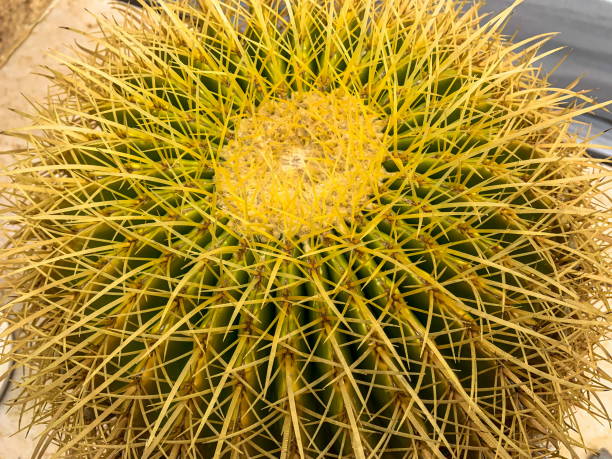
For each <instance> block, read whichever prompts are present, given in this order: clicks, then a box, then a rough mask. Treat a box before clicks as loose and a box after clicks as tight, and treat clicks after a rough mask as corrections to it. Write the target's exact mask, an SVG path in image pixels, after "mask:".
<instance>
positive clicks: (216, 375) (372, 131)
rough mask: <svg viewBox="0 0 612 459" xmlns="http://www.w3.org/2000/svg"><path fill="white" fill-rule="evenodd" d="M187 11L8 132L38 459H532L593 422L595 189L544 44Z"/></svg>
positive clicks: (416, 21)
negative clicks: (13, 150) (577, 412)
mask: <svg viewBox="0 0 612 459" xmlns="http://www.w3.org/2000/svg"><path fill="white" fill-rule="evenodd" d="M199 4H200V5H199V8H195V9H194V8H192V7H190V6H188V5H186V4H185V5H182V6H181V5H180V4H171V3H164V4H162V6H160V7H158V8H153V7H148V6H147V7H144V8H143V9H142V11H137V10H133V9H129V8H128V7H125V9H124V10H123V11H124V18H125V21H124V23H115V22H113V21H107V20H103V19H100V26H101V27H102V30H103V34H101V35H100V36H99V37H98V38H97V42H96V43H95V46H93V47H92V48H91V49H82V50H81V52H80V55H79V57H77V58H74V59H73V58H65V59H64V61H65V62H64V63H65V65H66V66H67V69H68V70H67V72H65V73H54V74H53V75H52V78H53V80H54V82H55V86H54V88H55V89H54V90H53V92H52V93H51V94H50V96H49V99H48V101H46V102H45V103H43V104H41V105H40V106H37V112H36V114H35V115H33V117H32V118H33V120H34V121H33V128H32V129H31V130H29V131H28V130H26V131H24V132H22V133H21V135H23V136H25V137H26V138H27V140H28V141H29V147H28V148H27V149H25V150H24V151H21V152H18V153H19V154H20V160H19V162H17V163H16V164H15V165H14V166H13V167H12V169H11V171H10V173H9V174H10V178H11V181H12V184H9V185H6V184H5V185H3V187H4V188H3V190H4V191H3V192H2V196H3V199H4V201H5V203H4V217H3V218H4V221H5V226H6V229H5V232H6V236H7V238H8V243H7V246H6V249H5V250H4V251H3V252H2V260H1V261H0V263H1V264H2V266H3V272H4V275H5V277H6V285H5V293H7V294H8V295H9V296H8V300H7V301H6V302H5V305H4V306H3V307H2V309H1V311H2V317H3V318H4V319H5V320H8V321H9V324H10V326H9V329H8V330H7V331H6V332H4V333H3V336H9V334H10V333H13V339H12V344H13V348H12V351H11V352H10V353H7V354H5V356H4V358H5V359H13V360H15V361H16V362H17V364H18V365H19V367H20V368H22V369H23V371H24V377H23V379H21V380H20V381H18V383H17V384H18V385H19V386H20V390H21V394H20V397H19V399H18V400H17V403H18V404H21V406H22V407H23V409H24V410H25V413H26V414H28V416H30V417H32V418H33V420H32V422H33V423H43V424H46V426H47V427H46V430H45V431H44V435H43V437H42V439H41V442H40V444H39V449H38V452H37V453H36V454H37V455H38V456H37V457H41V455H42V454H43V452H44V451H45V449H46V448H47V447H48V445H50V444H56V445H57V453H56V454H57V455H58V456H66V457H92V458H93V457H96V458H97V457H122V458H144V457H149V458H165V457H167V458H206V459H208V458H239V457H242V458H258V457H267V458H298V457H299V458H334V457H335V458H358V459H364V458H427V457H432V458H433V457H435V458H468V457H470V458H471V457H473V458H481V457H482V458H489V457H491V458H492V457H499V458H514V457H524V458H535V457H541V458H544V457H551V456H549V455H550V454H553V453H554V452H555V451H558V448H559V447H560V446H561V445H565V446H566V447H568V448H569V447H571V445H572V444H573V442H574V441H575V440H572V439H571V438H573V437H572V436H571V435H570V433H571V429H572V427H575V425H574V424H575V421H574V420H573V418H572V416H571V413H572V409H573V408H575V407H583V408H586V409H588V410H589V411H592V412H593V413H594V414H595V415H599V416H601V417H603V418H606V417H607V415H606V414H605V413H604V412H603V411H602V408H601V407H598V405H597V403H596V398H595V397H594V393H595V392H596V391H597V390H600V389H601V388H602V385H604V384H606V382H607V381H609V377H608V376H607V375H605V374H603V373H602V372H601V371H600V370H598V369H597V361H598V360H599V359H600V357H599V356H598V352H600V351H598V350H597V348H596V343H597V342H598V340H600V339H601V338H602V337H603V336H604V335H606V334H607V333H609V331H610V322H609V317H608V316H607V315H606V312H607V311H609V310H608V306H607V303H606V302H605V301H606V298H607V290H606V287H607V284H606V283H607V282H608V281H609V279H606V277H607V275H609V272H610V263H609V258H607V256H606V255H605V252H604V250H605V248H606V244H605V239H604V238H603V237H602V235H603V234H604V233H605V231H607V230H609V226H610V225H609V220H606V215H605V213H603V212H602V211H600V210H598V208H600V207H601V203H598V202H597V195H598V193H599V191H600V189H601V186H602V184H603V183H605V180H606V176H607V177H608V178H609V172H606V171H605V169H602V168H600V167H599V166H597V165H595V164H592V162H590V161H589V160H588V159H587V157H586V155H585V150H586V144H584V143H581V142H580V140H579V139H578V138H577V137H576V136H575V135H573V134H571V131H570V124H571V121H572V119H573V118H574V117H575V116H577V115H578V114H581V113H585V112H587V111H590V110H592V109H593V105H592V101H590V100H589V99H588V98H587V96H586V95H584V94H582V93H577V92H574V91H573V90H572V89H571V88H567V89H554V88H551V87H550V86H549V85H548V83H547V81H546V77H545V75H543V74H541V73H540V72H539V71H538V70H537V65H538V64H537V61H538V54H537V53H538V49H539V47H540V45H541V43H542V40H543V38H542V37H540V38H536V39H533V40H530V41H528V42H523V43H521V44H517V45H515V44H512V43H511V42H510V41H508V40H507V38H505V37H504V36H503V35H501V27H502V25H503V23H504V21H505V19H506V17H507V16H508V14H510V10H507V11H504V12H503V13H501V14H500V15H498V16H496V17H493V18H491V19H490V20H489V22H488V23H486V25H484V26H483V25H480V24H481V23H482V18H480V16H479V13H478V9H477V8H475V7H472V8H468V9H466V10H465V11H463V12H460V10H459V2H455V1H442V0H413V1H401V0H386V1H384V2H382V1H374V0H345V1H343V2H339V1H332V0H319V1H313V0H267V1H265V0H248V1H238V0H224V1H218V0H200V2H199ZM598 206H599V207H598ZM598 302H599V303H598Z"/></svg>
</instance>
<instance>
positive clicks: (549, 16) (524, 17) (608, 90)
mask: <svg viewBox="0 0 612 459" xmlns="http://www.w3.org/2000/svg"><path fill="white" fill-rule="evenodd" d="M513 3H514V0H487V1H486V3H485V4H484V5H483V6H482V10H481V11H483V12H490V13H499V12H500V11H502V10H504V9H505V8H507V7H509V6H510V5H512V4H513ZM548 32H558V34H557V35H556V36H555V37H553V38H552V39H551V40H550V41H549V42H548V43H546V44H545V45H544V47H543V48H542V50H543V51H548V50H552V49H556V48H559V47H564V48H565V49H563V50H560V51H558V52H557V53H555V54H553V55H551V56H548V57H546V58H544V59H542V60H541V61H540V62H541V63H542V67H543V68H544V69H546V70H550V69H552V68H553V67H554V66H555V65H556V64H558V63H559V61H560V59H561V58H562V57H563V56H567V59H566V60H565V61H564V62H563V63H562V64H561V65H560V67H559V68H558V69H557V70H556V72H555V73H554V74H553V75H552V76H551V78H550V81H551V83H552V84H553V85H555V86H567V85H568V84H570V83H571V82H573V81H574V80H575V79H576V78H577V77H581V81H580V83H579V85H578V87H577V89H584V90H590V92H589V95H590V96H591V97H594V98H595V99H596V100H597V101H598V102H606V101H609V100H612V0H524V1H523V2H522V3H521V4H520V5H518V6H517V7H516V8H515V10H514V12H513V14H512V16H511V18H510V20H509V21H508V25H507V26H506V29H505V33H507V34H510V35H513V34H516V38H515V41H516V40H521V39H525V38H529V37H532V36H534V35H538V34H542V33H548ZM581 120H582V121H586V122H588V123H590V124H592V125H593V128H592V130H591V132H592V133H599V132H602V131H606V130H610V131H608V132H605V133H604V134H603V135H602V136H601V137H599V138H597V139H596V140H595V141H594V143H598V144H603V145H607V146H610V147H612V105H610V107H608V109H607V110H597V111H596V112H593V114H590V115H585V116H584V117H581ZM590 151H591V154H592V155H593V156H597V157H608V158H612V150H610V149H607V148H593V149H591V150H590Z"/></svg>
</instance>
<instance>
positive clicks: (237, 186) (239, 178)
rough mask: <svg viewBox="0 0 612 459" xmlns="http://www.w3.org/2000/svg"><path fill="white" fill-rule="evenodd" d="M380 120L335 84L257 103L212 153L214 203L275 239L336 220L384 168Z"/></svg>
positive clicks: (364, 196)
mask: <svg viewBox="0 0 612 459" xmlns="http://www.w3.org/2000/svg"><path fill="white" fill-rule="evenodd" d="M382 125H383V123H382V122H381V121H379V120H376V117H375V115H373V114H371V113H370V114H368V113H367V108H366V107H365V106H364V105H363V103H362V102H361V100H360V99H359V98H357V97H354V96H350V95H348V94H343V93H341V92H340V91H334V92H332V93H329V94H325V93H321V92H312V91H311V92H307V93H304V94H294V95H293V96H292V98H291V99H289V100H280V101H275V102H267V103H265V104H262V105H261V106H260V107H259V108H258V110H257V112H256V113H255V114H254V115H253V116H251V117H247V118H245V119H242V120H240V121H239V123H238V126H237V128H236V133H235V134H234V136H233V140H230V141H229V142H228V144H227V145H226V146H224V147H223V149H222V150H221V152H220V163H219V164H218V165H217V166H216V167H215V183H216V186H217V193H218V197H217V199H218V203H219V207H220V208H222V209H224V210H226V211H229V212H230V215H232V217H233V219H232V220H231V221H232V223H234V224H233V225H231V226H234V227H235V228H236V230H237V231H238V232H241V233H245V234H249V233H251V234H257V233H258V231H257V229H260V231H259V232H261V230H262V229H263V230H264V234H272V235H273V236H274V237H275V238H278V239H281V238H285V239H291V238H293V237H295V236H298V237H303V236H305V235H310V236H313V235H315V234H317V233H321V232H323V231H325V230H330V229H331V228H334V227H336V228H337V227H338V226H339V225H344V221H345V220H346V219H350V218H351V216H353V215H355V214H357V213H359V212H360V211H361V210H363V208H365V207H366V205H367V203H368V200H369V199H371V197H372V194H373V193H375V192H376V191H377V187H378V184H379V183H380V181H381V180H382V178H383V177H384V176H385V175H386V171H385V170H384V168H383V166H382V162H383V159H385V158H386V150H387V148H386V145H385V142H384V140H383V139H382V137H383V134H382V132H381V129H382Z"/></svg>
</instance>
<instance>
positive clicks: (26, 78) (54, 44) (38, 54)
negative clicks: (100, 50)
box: [0, 0, 612, 459]
mask: <svg viewBox="0 0 612 459" xmlns="http://www.w3.org/2000/svg"><path fill="white" fill-rule="evenodd" d="M5 1H6V0H5ZM8 1H11V0H8ZM54 1H55V4H54V7H53V8H52V10H51V11H50V13H49V14H48V15H47V16H46V17H45V18H44V20H43V21H41V22H40V23H39V24H38V25H37V26H36V27H35V28H34V30H33V33H32V34H31V35H30V36H29V38H28V39H27V40H26V41H25V42H24V43H23V44H22V45H21V46H20V47H19V48H18V50H17V51H16V52H15V53H14V54H13V55H12V57H11V58H10V60H9V61H8V62H7V63H6V64H5V65H4V66H3V67H2V68H0V131H2V130H7V129H11V128H16V127H19V126H23V125H24V121H23V119H22V118H21V117H19V116H18V115H17V114H16V113H15V112H14V111H12V110H11V109H13V110H17V111H28V110H29V104H28V102H27V100H26V99H25V97H24V96H27V97H28V98H31V99H32V100H40V99H43V98H44V97H45V95H46V93H47V88H48V80H47V79H45V78H43V77H41V76H40V75H36V74H35V73H33V72H40V70H41V69H40V66H50V67H53V68H57V67H58V65H57V63H55V62H54V60H53V59H52V58H51V57H50V56H49V55H48V54H47V53H48V51H50V50H52V49H53V50H60V51H62V50H63V51H66V50H67V48H66V45H67V44H71V43H73V42H74V40H76V39H78V40H79V41H80V42H82V41H83V39H82V38H80V37H78V36H77V35H76V34H75V33H73V32H70V31H67V30H64V29H61V28H60V27H62V26H70V27H72V28H76V29H80V30H93V29H95V26H96V23H95V20H94V19H93V17H92V16H91V13H105V14H110V13H111V6H110V4H109V1H108V0H54ZM86 10H88V11H89V12H88V11H86ZM20 146H21V144H20V142H19V141H17V140H16V139H14V138H10V137H7V136H3V135H0V152H2V151H6V150H11V149H15V148H19V147H20ZM8 159H9V157H8V156H6V155H3V156H0V162H4V163H6V161H7V160H8ZM609 347H612V346H609ZM610 352H612V349H610ZM607 366H608V368H607V370H608V371H612V364H611V365H607ZM0 373H1V370H0ZM602 402H603V404H604V406H607V407H608V409H609V410H611V411H612V391H609V392H608V393H605V394H603V395H602ZM577 418H578V420H579V422H580V424H581V426H582V431H583V435H584V439H585V441H586V443H587V445H588V446H589V447H591V448H595V449H599V448H608V449H609V450H611V451H612V429H610V427H609V426H607V425H601V424H598V423H596V422H593V421H592V420H591V419H589V417H588V416H587V415H586V414H585V413H582V412H578V413H577ZM17 423H18V419H17V417H16V414H15V413H11V412H9V413H8V414H7V413H6V412H5V410H4V409H3V408H0V459H25V458H28V457H30V455H31V454H32V451H33V448H34V445H35V441H34V439H33V438H34V437H35V435H36V433H37V432H40V429H36V430H33V431H32V432H31V433H30V435H29V436H27V437H26V435H25V434H24V433H18V434H15V435H12V434H13V432H15V431H16V429H17ZM579 454H580V457H581V458H586V457H587V456H588V455H587V453H586V452H581V453H579Z"/></svg>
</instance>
